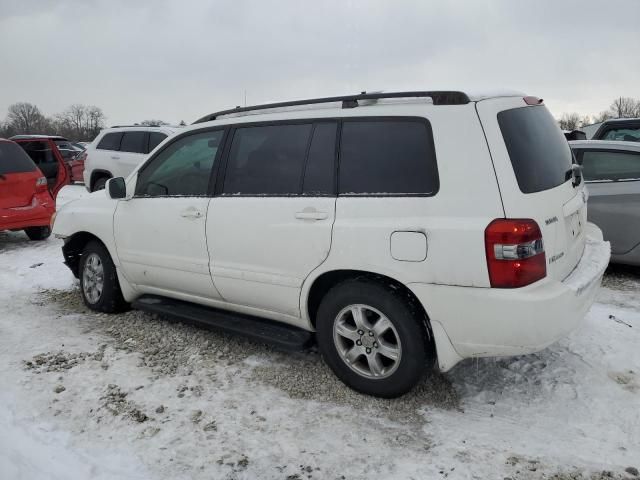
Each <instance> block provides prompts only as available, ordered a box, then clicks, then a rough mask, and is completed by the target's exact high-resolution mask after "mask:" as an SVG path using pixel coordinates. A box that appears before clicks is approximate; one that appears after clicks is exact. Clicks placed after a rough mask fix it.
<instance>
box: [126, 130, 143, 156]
mask: <svg viewBox="0 0 640 480" xmlns="http://www.w3.org/2000/svg"><path fill="white" fill-rule="evenodd" d="M120 151H121V152H130V153H147V132H125V133H124V135H123V136H122V142H121V143H120Z"/></svg>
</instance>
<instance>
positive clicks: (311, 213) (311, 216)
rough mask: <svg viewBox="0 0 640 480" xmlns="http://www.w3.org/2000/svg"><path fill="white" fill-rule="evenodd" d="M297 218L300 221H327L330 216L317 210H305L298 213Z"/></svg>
mask: <svg viewBox="0 0 640 480" xmlns="http://www.w3.org/2000/svg"><path fill="white" fill-rule="evenodd" d="M296 218H297V219H298V220H326V219H327V218H329V214H328V213H327V212H318V211H315V210H303V211H302V212H296Z"/></svg>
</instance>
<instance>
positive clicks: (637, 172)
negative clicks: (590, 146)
mask: <svg viewBox="0 0 640 480" xmlns="http://www.w3.org/2000/svg"><path fill="white" fill-rule="evenodd" d="M576 156H577V157H578V163H580V164H581V165H582V175H583V177H584V179H585V180H586V181H592V182H607V181H609V182H615V181H620V180H640V153H635V152H623V151H616V150H582V151H578V154H577V155H576Z"/></svg>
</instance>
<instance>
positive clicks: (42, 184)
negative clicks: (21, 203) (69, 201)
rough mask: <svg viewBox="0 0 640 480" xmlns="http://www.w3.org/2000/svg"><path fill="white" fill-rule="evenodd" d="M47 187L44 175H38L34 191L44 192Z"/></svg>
mask: <svg viewBox="0 0 640 480" xmlns="http://www.w3.org/2000/svg"><path fill="white" fill-rule="evenodd" d="M47 188H48V185H47V179H46V178H45V177H40V178H38V179H37V180H36V193H42V192H46V191H47Z"/></svg>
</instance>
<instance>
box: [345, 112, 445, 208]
mask: <svg viewBox="0 0 640 480" xmlns="http://www.w3.org/2000/svg"><path fill="white" fill-rule="evenodd" d="M339 170H340V179H339V193H340V194H342V195H392V196H397V195H435V193H436V192H437V191H438V188H439V179H438V167H437V164H436V155H435V149H434V145H433V136H432V133H431V127H430V125H429V124H428V123H427V122H426V121H424V120H421V119H420V120H417V119H416V120H414V119H398V120H396V119H393V120H377V119H376V120H345V121H344V122H343V125H342V135H341V145H340V167H339Z"/></svg>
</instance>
